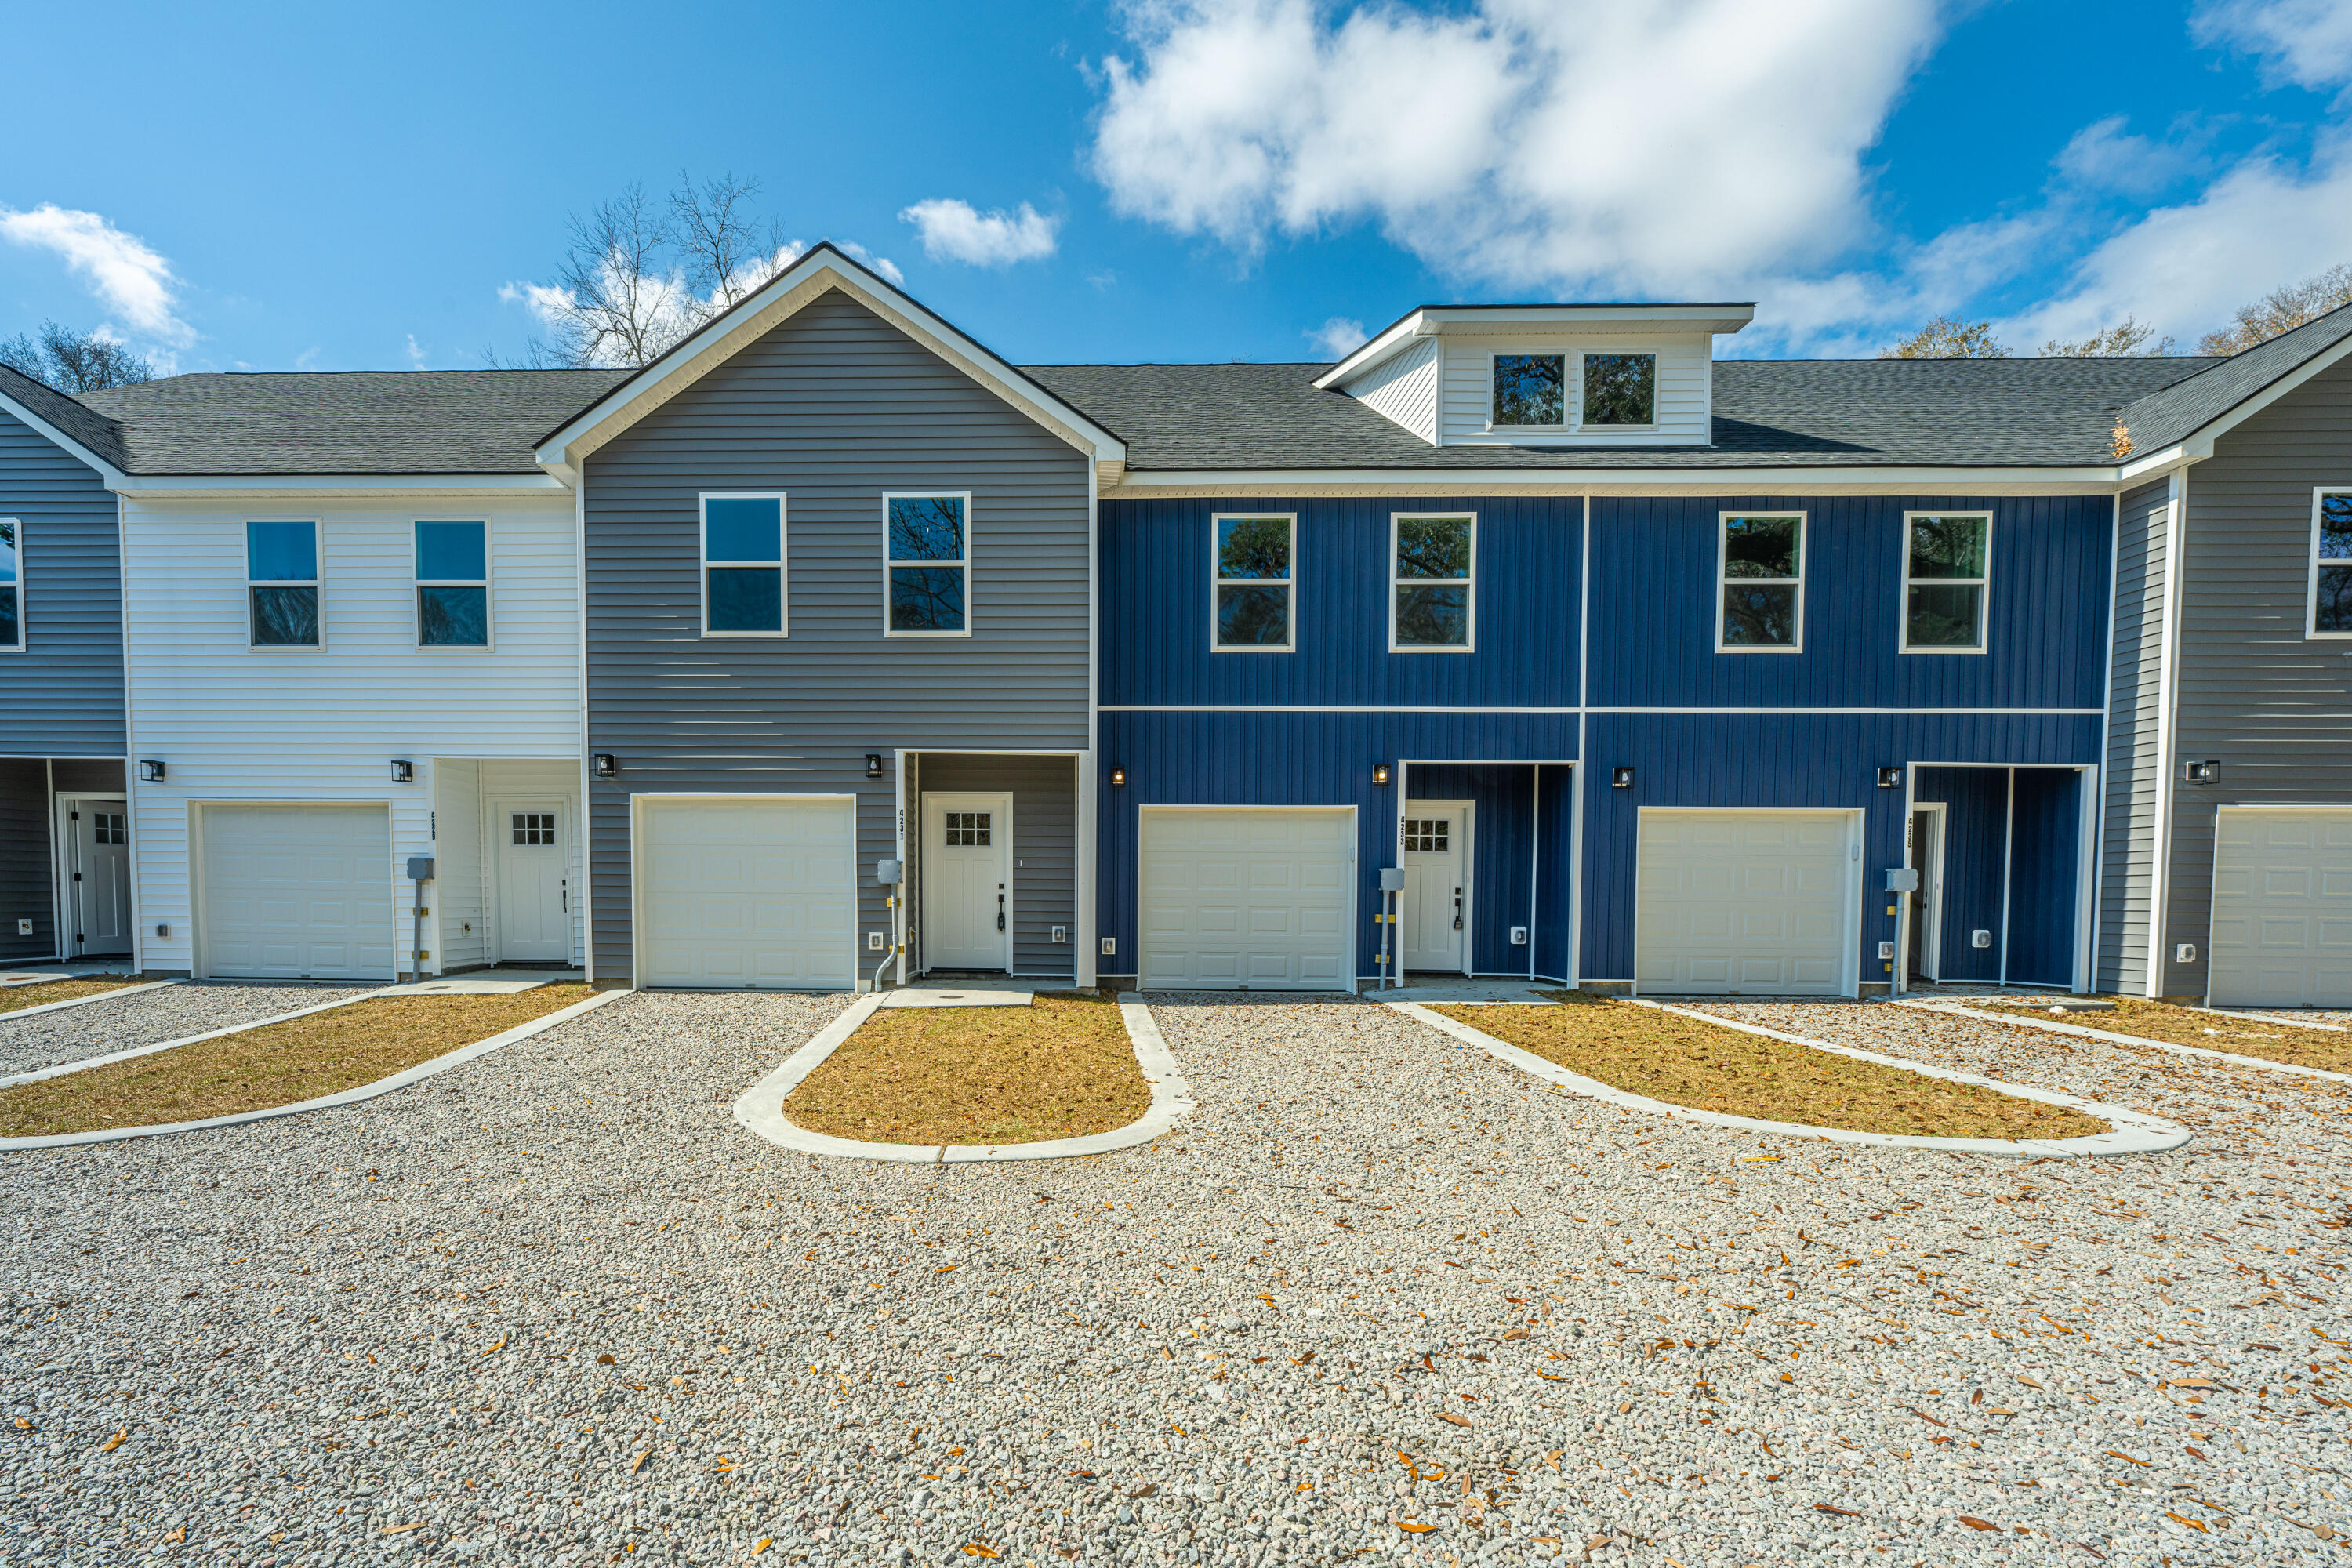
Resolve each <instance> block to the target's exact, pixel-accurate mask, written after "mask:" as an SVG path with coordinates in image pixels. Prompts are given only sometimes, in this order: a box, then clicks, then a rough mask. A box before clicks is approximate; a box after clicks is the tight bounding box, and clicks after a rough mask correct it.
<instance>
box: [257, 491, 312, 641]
mask: <svg viewBox="0 0 2352 1568" xmlns="http://www.w3.org/2000/svg"><path fill="white" fill-rule="evenodd" d="M245 596H246V612H247V617H246V637H247V641H248V642H249V643H250V644H251V645H252V646H253V647H318V646H319V525H318V524H317V523H315V522H248V523H247V524H246V525H245Z"/></svg>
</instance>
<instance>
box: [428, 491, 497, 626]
mask: <svg viewBox="0 0 2352 1568" xmlns="http://www.w3.org/2000/svg"><path fill="white" fill-rule="evenodd" d="M416 646H417V647H489V646H490V545H489V525H488V524H487V523H480V522H420V523H418V524H417V525H416Z"/></svg>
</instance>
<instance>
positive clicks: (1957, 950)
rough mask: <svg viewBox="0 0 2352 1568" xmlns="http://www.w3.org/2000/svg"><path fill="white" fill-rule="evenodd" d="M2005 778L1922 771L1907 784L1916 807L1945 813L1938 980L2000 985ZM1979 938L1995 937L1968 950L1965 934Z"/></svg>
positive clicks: (1989, 771) (1994, 771) (1990, 773)
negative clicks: (1978, 933)
mask: <svg viewBox="0 0 2352 1568" xmlns="http://www.w3.org/2000/svg"><path fill="white" fill-rule="evenodd" d="M2009 773H2010V770H2009V769H2007V768H1921V769H1920V770H1919V773H1918V776H1917V777H1916V778H1915V779H1913V780H1912V795H1913V798H1914V799H1916V801H1917V802H1918V803H1919V804H1921V805H1935V804H1937V803H1941V804H1942V805H1943V807H1944V907H1943V910H1941V912H1940V914H1939V916H1938V918H1937V928H1938V930H1937V942H1939V943H1941V949H1940V953H1941V962H1940V963H1938V964H1937V969H1936V978H1937V979H1938V980H1948V981H1960V982H1963V983H1967V982H1975V981H1982V982H1985V983H1986V984H1990V983H1992V982H1993V981H1996V980H1999V979H2000V954H2001V949H2002V948H2003V947H2004V946H2005V945H2006V944H2007V941H2008V934H2007V933H2008V922H2007V921H2006V919H2005V918H2004V914H2003V910H2002V908H2001V861H2002V858H2003V855H2004V854H2005V852H2006V847H2007V842H2006V841H2007V838H2008V830H2009ZM2069 912H2070V913H2071V912H2072V910H2071V908H2070V910H2069ZM2069 923H2070V924H2071V923H2072V922H2071V921H2070V922H2069ZM1973 931H1990V932H1991V933H1992V945H1991V946H1990V947H1971V946H1970V945H1969V934H1970V933H1971V932H1973Z"/></svg>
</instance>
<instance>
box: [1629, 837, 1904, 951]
mask: <svg viewBox="0 0 2352 1568" xmlns="http://www.w3.org/2000/svg"><path fill="white" fill-rule="evenodd" d="M1854 820H1855V819H1854V814H1853V813H1852V812H1849V811H1647V810H1645V811H1643V813H1642V836H1641V837H1642V844H1641V870H1640V884H1639V892H1638V894H1637V900H1638V902H1637V908H1636V914H1635V933H1634V977H1635V985H1636V989H1638V990H1639V991H1640V992H1642V993H1643V994H1646V995H1675V994H1685V995H1700V994H1717V995H1723V994H1729V995H1749V996H1764V995H1771V996H1832V995H1844V994H1848V992H1849V991H1850V989H1851V988H1852V984H1853V982H1852V979H1851V978H1850V973H1851V968H1852V955H1853V952H1854V944H1855V942H1857V941H1858V940H1859V931H1858V928H1857V926H1856V925H1855V923H1854V922H1855V916H1856V914H1857V913H1858V912H1859V910H1858V907H1857V905H1856V902H1855V900H1856V898H1857V897H1858V893H1857V891H1856V889H1859V887H1860V886H1861V883H1860V881H1859V870H1858V866H1859V862H1858V861H1857V860H1856V858H1855V848H1854V837H1855V835H1854Z"/></svg>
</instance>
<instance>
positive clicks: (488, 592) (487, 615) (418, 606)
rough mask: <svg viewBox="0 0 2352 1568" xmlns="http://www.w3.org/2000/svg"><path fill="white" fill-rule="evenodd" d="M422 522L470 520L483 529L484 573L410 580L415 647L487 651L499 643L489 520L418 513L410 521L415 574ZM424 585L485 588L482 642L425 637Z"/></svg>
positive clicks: (437, 650)
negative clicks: (441, 640)
mask: <svg viewBox="0 0 2352 1568" xmlns="http://www.w3.org/2000/svg"><path fill="white" fill-rule="evenodd" d="M420 522H470V523H473V524H475V525H476V526H477V527H478V528H480V529H481V531H482V574H481V576H480V577H479V578H472V577H417V578H416V579H415V581H414V582H412V583H411V584H409V589H408V613H409V616H411V618H412V619H414V620H415V628H414V630H415V637H416V647H418V649H419V650H420V651H423V652H426V653H436V654H437V653H488V652H489V651H490V650H491V649H492V648H494V647H498V643H499V617H498V594H497V592H496V590H494V589H493V588H492V587H491V585H490V577H491V574H492V573H493V572H494V571H495V570H496V569H497V563H495V562H494V561H492V560H491V558H490V520H489V519H488V518H486V517H484V518H476V517H418V518H411V519H410V520H409V523H408V557H409V571H410V572H411V574H414V573H415V571H416V569H417V567H418V566H419V565H420V564H421V563H419V562H418V561H417V559H416V525H417V524H418V523H420ZM424 588H479V589H480V590H481V591H482V640H481V641H480V642H434V643H429V642H426V641H425V601H424V597H423V595H421V594H420V593H419V592H418V590H420V589H424Z"/></svg>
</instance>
